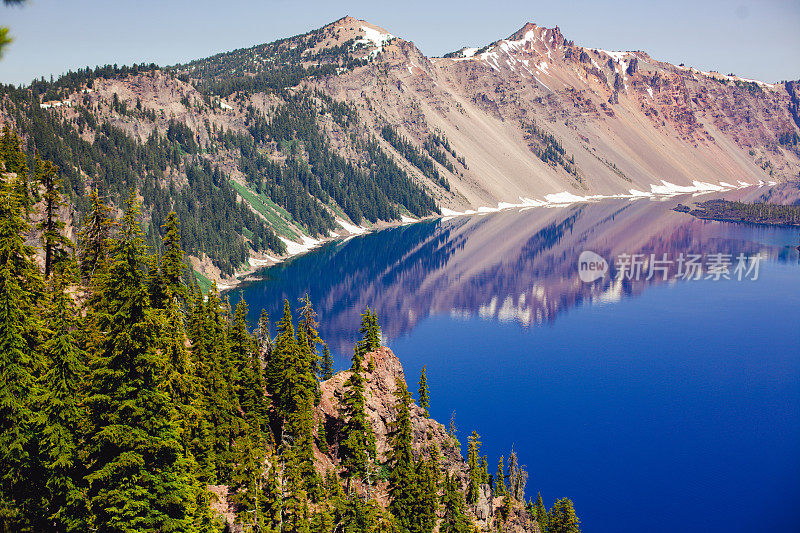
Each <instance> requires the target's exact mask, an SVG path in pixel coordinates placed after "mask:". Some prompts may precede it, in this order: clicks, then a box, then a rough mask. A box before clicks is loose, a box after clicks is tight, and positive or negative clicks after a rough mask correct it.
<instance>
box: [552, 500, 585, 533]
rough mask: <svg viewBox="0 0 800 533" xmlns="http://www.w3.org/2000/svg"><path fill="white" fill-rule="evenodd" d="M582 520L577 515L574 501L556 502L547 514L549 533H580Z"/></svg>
mask: <svg viewBox="0 0 800 533" xmlns="http://www.w3.org/2000/svg"><path fill="white" fill-rule="evenodd" d="M580 531H581V529H580V520H579V519H578V516H577V515H576V514H575V509H574V507H573V504H572V500H570V499H569V498H561V499H560V500H556V503H554V504H553V507H551V508H550V510H549V511H548V512H547V533H580Z"/></svg>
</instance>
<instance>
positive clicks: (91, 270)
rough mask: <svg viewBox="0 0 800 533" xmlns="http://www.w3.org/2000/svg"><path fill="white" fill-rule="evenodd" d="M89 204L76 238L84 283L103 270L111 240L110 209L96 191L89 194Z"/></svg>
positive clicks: (93, 190)
mask: <svg viewBox="0 0 800 533" xmlns="http://www.w3.org/2000/svg"><path fill="white" fill-rule="evenodd" d="M89 202H90V204H91V207H90V211H89V214H88V215H87V217H86V218H85V219H84V221H83V225H82V228H81V231H80V234H79V237H78V243H79V244H80V246H79V250H78V259H79V260H80V265H81V276H82V277H83V279H84V280H85V281H92V280H93V279H94V278H95V276H96V275H97V274H98V273H99V272H101V271H103V270H104V269H105V266H106V264H107V261H108V246H109V239H110V238H111V229H112V225H113V223H112V219H111V209H109V207H108V206H107V205H106V204H105V203H104V202H103V200H102V198H101V197H100V196H99V195H98V194H97V190H96V189H92V191H91V192H90V193H89Z"/></svg>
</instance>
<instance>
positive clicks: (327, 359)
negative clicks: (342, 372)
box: [320, 344, 333, 381]
mask: <svg viewBox="0 0 800 533" xmlns="http://www.w3.org/2000/svg"><path fill="white" fill-rule="evenodd" d="M320 374H321V376H322V380H323V381H327V380H329V379H331V378H332V377H333V357H332V356H331V351H330V350H329V349H328V345H327V344H324V345H323V346H322V365H321V369H320Z"/></svg>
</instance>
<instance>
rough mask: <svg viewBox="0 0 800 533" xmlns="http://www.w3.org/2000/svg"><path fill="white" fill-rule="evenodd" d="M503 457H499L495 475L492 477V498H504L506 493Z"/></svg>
mask: <svg viewBox="0 0 800 533" xmlns="http://www.w3.org/2000/svg"><path fill="white" fill-rule="evenodd" d="M503 459H504V457H503V456H502V455H501V456H500V461H498V463H497V473H496V474H495V475H494V496H505V495H506V494H507V493H508V491H507V490H506V474H505V472H504V465H503Z"/></svg>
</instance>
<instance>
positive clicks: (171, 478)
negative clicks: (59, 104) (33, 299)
mask: <svg viewBox="0 0 800 533" xmlns="http://www.w3.org/2000/svg"><path fill="white" fill-rule="evenodd" d="M144 259H145V247H144V241H143V239H142V232H141V228H140V226H139V206H138V202H137V200H136V197H135V194H134V193H133V192H131V194H130V196H129V199H128V200H127V202H126V210H125V216H124V219H123V224H122V227H121V230H120V235H119V236H118V237H117V239H116V240H115V241H114V243H113V245H112V249H111V262H110V265H109V268H108V276H107V277H106V279H105V281H104V284H103V286H102V287H101V303H100V306H99V307H100V309H99V326H100V329H101V330H102V331H103V332H104V333H105V336H104V338H103V339H102V341H101V342H100V344H99V345H98V346H97V354H96V357H95V359H94V361H93V364H92V377H91V383H92V392H91V395H90V397H89V398H88V405H89V414H90V430H89V442H90V445H89V474H88V475H87V476H86V479H87V480H88V482H89V491H88V502H89V505H90V508H91V510H92V512H93V513H94V515H95V517H96V524H97V530H98V531H100V532H106V531H107V532H112V531H113V532H116V531H135V530H143V529H145V530H146V529H151V530H157V529H160V530H162V531H193V530H195V529H196V528H195V525H194V524H195V515H196V514H197V513H198V512H199V511H198V509H197V508H196V488H197V487H198V485H199V483H198V482H197V480H196V479H195V478H194V473H193V470H194V468H193V466H194V463H193V461H192V460H191V458H190V457H187V456H186V455H185V454H184V452H183V447H182V446H181V444H180V435H181V433H180V425H179V423H178V415H177V410H176V408H175V406H174V404H173V402H172V399H171V398H170V397H169V395H168V394H167V392H166V391H165V390H164V388H163V381H164V370H165V367H166V361H165V357H164V354H163V353H161V352H160V351H159V350H158V349H157V347H158V333H159V327H158V318H157V313H156V311H155V310H154V309H152V308H151V306H150V297H149V294H148V293H147V290H146V286H145V279H146V273H145V271H144Z"/></svg>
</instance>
